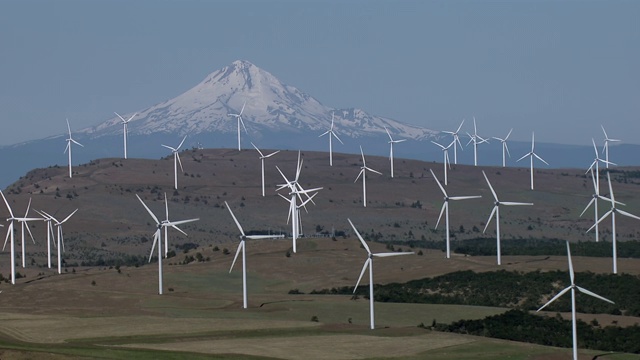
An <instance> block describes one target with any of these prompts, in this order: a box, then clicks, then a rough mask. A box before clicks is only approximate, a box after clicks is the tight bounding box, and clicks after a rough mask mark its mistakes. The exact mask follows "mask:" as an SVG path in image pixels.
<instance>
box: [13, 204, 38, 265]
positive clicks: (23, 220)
mask: <svg viewBox="0 0 640 360" xmlns="http://www.w3.org/2000/svg"><path fill="white" fill-rule="evenodd" d="M29 209H31V198H29V204H28V205H27V211H25V213H24V217H22V218H17V219H16V220H17V221H18V222H19V223H20V229H21V232H22V268H23V269H24V268H25V267H26V257H27V256H26V252H25V243H26V241H25V238H24V229H25V227H26V228H27V232H28V233H29V236H30V237H31V241H33V244H34V245H35V243H36V241H35V240H34V239H33V234H32V233H31V229H29V224H27V223H28V222H29V221H40V220H42V218H30V217H28V216H29Z"/></svg>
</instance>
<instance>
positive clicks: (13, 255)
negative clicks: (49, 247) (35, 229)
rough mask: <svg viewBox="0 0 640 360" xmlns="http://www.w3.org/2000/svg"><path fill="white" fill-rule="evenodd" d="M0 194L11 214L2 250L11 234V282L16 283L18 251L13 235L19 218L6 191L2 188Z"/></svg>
mask: <svg viewBox="0 0 640 360" xmlns="http://www.w3.org/2000/svg"><path fill="white" fill-rule="evenodd" d="M0 195H2V199H3V200H4V203H5V204H6V205H7V210H9V216H10V218H8V219H7V221H8V222H9V227H8V228H7V236H6V237H5V239H4V246H3V247H2V250H4V247H5V246H7V240H8V239H9V236H11V244H10V247H11V283H12V284H14V285H15V283H16V251H15V239H14V235H13V223H14V221H17V220H18V219H17V218H16V217H15V216H14V215H13V210H11V206H9V202H8V201H7V198H6V197H5V196H4V193H3V192H2V190H0Z"/></svg>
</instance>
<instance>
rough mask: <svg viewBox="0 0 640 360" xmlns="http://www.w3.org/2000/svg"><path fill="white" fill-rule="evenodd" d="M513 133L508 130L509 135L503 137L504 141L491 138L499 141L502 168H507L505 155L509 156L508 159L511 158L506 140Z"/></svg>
mask: <svg viewBox="0 0 640 360" xmlns="http://www.w3.org/2000/svg"><path fill="white" fill-rule="evenodd" d="M512 131H513V129H511V130H509V133H508V134H507V136H505V137H504V139H501V138H499V137H495V136H494V137H493V138H494V139H496V140H498V141H500V142H501V143H502V167H506V166H507V157H506V155H509V157H511V153H509V146H507V140H508V139H509V136H511V132H512Z"/></svg>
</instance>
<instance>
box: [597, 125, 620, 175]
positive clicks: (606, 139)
mask: <svg viewBox="0 0 640 360" xmlns="http://www.w3.org/2000/svg"><path fill="white" fill-rule="evenodd" d="M600 127H601V128H602V132H603V133H604V147H603V148H602V151H604V159H605V160H606V161H607V169H608V168H609V164H610V163H609V143H610V142H619V141H620V140H618V139H610V138H609V136H608V135H607V132H606V131H605V130H604V126H602V125H600Z"/></svg>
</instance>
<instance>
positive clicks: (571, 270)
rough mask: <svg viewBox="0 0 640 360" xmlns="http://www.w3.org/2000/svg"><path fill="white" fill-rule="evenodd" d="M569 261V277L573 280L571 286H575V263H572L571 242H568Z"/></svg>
mask: <svg viewBox="0 0 640 360" xmlns="http://www.w3.org/2000/svg"><path fill="white" fill-rule="evenodd" d="M567 259H568V262H569V277H570V278H571V285H575V274H574V273H573V262H572V261H571V249H570V247H569V241H567Z"/></svg>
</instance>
